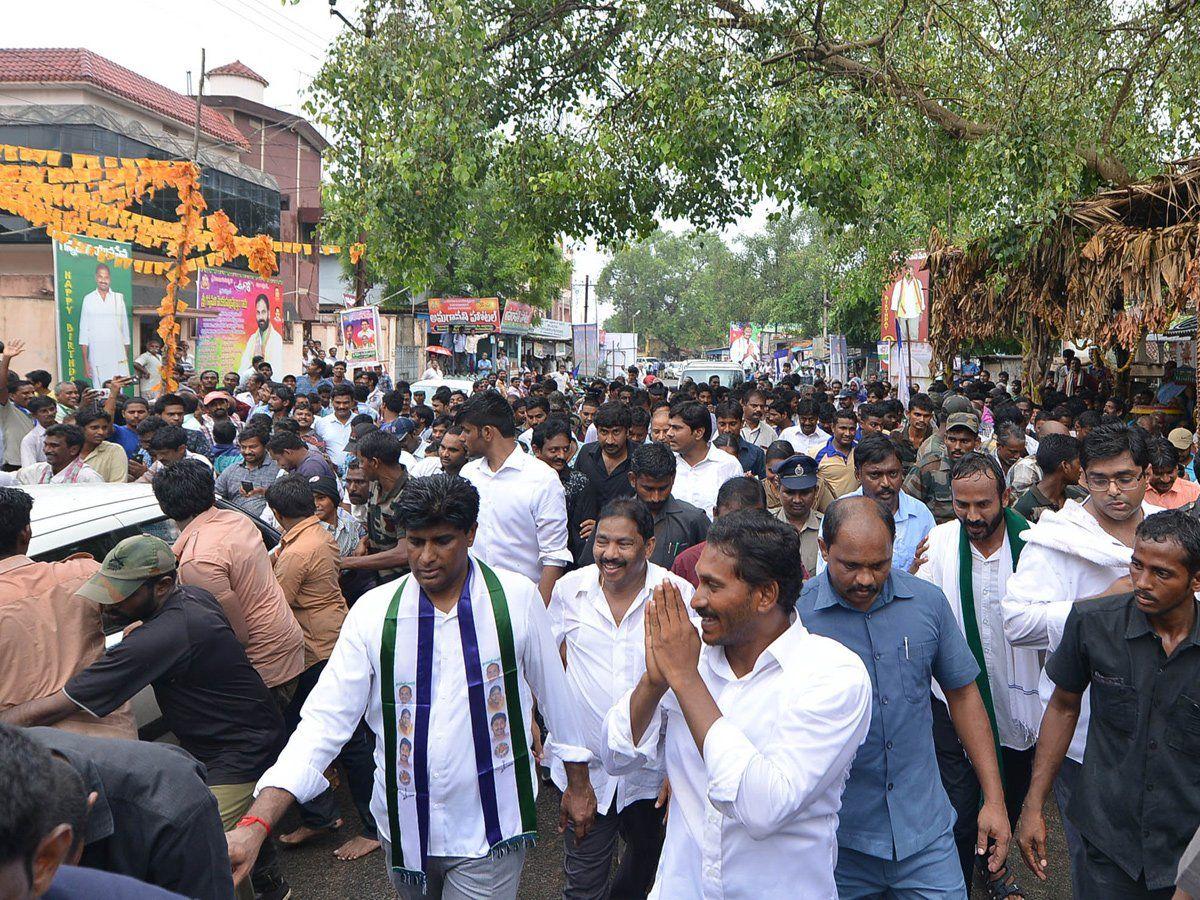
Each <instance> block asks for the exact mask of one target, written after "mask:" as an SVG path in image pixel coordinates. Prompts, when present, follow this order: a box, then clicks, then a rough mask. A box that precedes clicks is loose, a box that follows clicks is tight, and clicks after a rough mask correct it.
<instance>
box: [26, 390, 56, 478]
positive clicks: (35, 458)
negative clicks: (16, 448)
mask: <svg viewBox="0 0 1200 900" xmlns="http://www.w3.org/2000/svg"><path fill="white" fill-rule="evenodd" d="M28 408H29V414H30V415H31V416H33V430H32V431H30V432H29V434H27V435H25V437H23V438H21V466H22V467H24V466H32V465H33V464H34V463H39V462H45V461H46V454H45V453H44V452H43V451H42V441H43V440H45V438H46V429H47V428H49V427H50V426H51V425H53V424H54V419H55V416H56V414H57V413H58V404H57V403H55V402H54V398H53V397H34V398H33V399H32V400H30V401H29V407H28Z"/></svg>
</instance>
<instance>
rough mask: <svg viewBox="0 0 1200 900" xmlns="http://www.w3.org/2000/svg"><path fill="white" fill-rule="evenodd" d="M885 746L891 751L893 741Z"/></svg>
mask: <svg viewBox="0 0 1200 900" xmlns="http://www.w3.org/2000/svg"><path fill="white" fill-rule="evenodd" d="M884 746H885V747H887V749H889V750H891V749H892V742H891V741H888V742H887V743H886V744H885V745H884Z"/></svg>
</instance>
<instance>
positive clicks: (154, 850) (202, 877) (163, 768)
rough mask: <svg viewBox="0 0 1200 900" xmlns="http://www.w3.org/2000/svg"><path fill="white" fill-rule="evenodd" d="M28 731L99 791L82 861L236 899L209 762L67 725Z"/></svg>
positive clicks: (181, 889)
mask: <svg viewBox="0 0 1200 900" xmlns="http://www.w3.org/2000/svg"><path fill="white" fill-rule="evenodd" d="M24 732H25V734H26V735H28V736H29V737H30V738H32V739H33V740H35V741H37V742H38V743H39V744H41V745H42V746H44V747H46V748H47V749H48V750H49V751H50V752H51V753H53V754H54V755H55V756H58V757H61V758H62V759H64V760H66V762H67V763H69V764H70V766H71V768H73V769H74V770H75V771H76V772H78V773H79V776H80V778H82V779H83V783H84V787H85V789H86V790H87V793H89V794H91V793H93V792H94V793H95V794H96V795H97V796H96V802H95V804H93V806H92V808H91V811H90V812H89V813H88V819H87V830H86V833H85V834H84V836H83V840H84V848H83V858H82V859H81V860H80V865H83V866H88V867H90V868H95V869H103V870H104V871H106V872H116V873H117V874H120V875H128V876H130V877H131V878H136V879H138V880H139V881H144V882H146V883H147V884H153V885H156V886H158V887H161V888H164V889H166V890H169V891H175V892H177V893H182V894H184V895H185V896H187V897H198V898H200V900H232V898H233V896H234V893H233V877H232V875H231V873H230V866H229V855H228V852H227V850H226V842H225V833H224V829H223V828H222V827H221V817H220V815H219V814H218V813H217V801H216V799H215V798H214V797H213V795H212V793H211V792H210V791H209V790H208V787H207V786H206V785H205V780H204V779H205V771H204V766H202V765H201V764H200V763H198V762H197V761H196V760H195V759H194V758H193V757H192V756H191V755H189V754H188V753H187V751H185V750H182V749H181V748H179V747H175V746H173V745H170V744H160V743H148V742H145V741H119V740H109V739H106V738H95V737H88V736H85V735H81V734H73V733H71V732H68V731H63V730H62V729H60V728H28V729H24Z"/></svg>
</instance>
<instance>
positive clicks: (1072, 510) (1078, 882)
mask: <svg viewBox="0 0 1200 900" xmlns="http://www.w3.org/2000/svg"><path fill="white" fill-rule="evenodd" d="M1079 459H1080V463H1081V464H1082V465H1083V473H1084V481H1085V483H1086V485H1087V490H1088V497H1087V499H1086V500H1084V501H1083V502H1082V503H1079V502H1076V501H1075V500H1067V501H1066V503H1065V504H1064V506H1063V508H1062V509H1061V510H1058V511H1055V510H1049V509H1048V510H1046V511H1044V512H1043V513H1042V515H1041V518H1040V519H1038V522H1037V524H1036V525H1034V526H1033V527H1032V528H1030V529H1029V530H1028V531H1026V532H1025V533H1024V535H1023V537H1024V539H1025V549H1024V550H1023V551H1022V552H1021V559H1020V562H1019V563H1018V565H1017V569H1016V571H1015V572H1014V573H1013V574H1012V576H1011V577H1010V578H1009V579H1008V584H1007V588H1006V594H1005V597H1004V600H1003V602H1002V604H1001V606H1002V609H1003V611H1004V634H1005V636H1006V637H1007V638H1008V640H1009V641H1010V642H1011V643H1012V645H1013V646H1014V647H1023V648H1026V649H1030V650H1040V651H1054V650H1055V649H1057V647H1058V644H1059V642H1060V641H1061V640H1062V637H1063V627H1064V625H1065V624H1066V621H1067V614H1068V613H1069V612H1070V611H1071V609H1072V607H1073V606H1074V605H1075V603H1076V602H1077V601H1079V600H1084V599H1088V600H1090V599H1093V598H1096V597H1104V596H1108V595H1111V594H1119V593H1123V592H1126V591H1131V590H1133V588H1132V586H1131V582H1130V580H1129V560H1130V558H1131V557H1132V555H1133V541H1134V534H1135V533H1136V531H1137V529H1138V526H1139V525H1140V524H1141V522H1142V520H1143V519H1144V518H1145V517H1146V516H1147V515H1149V514H1151V513H1154V512H1158V511H1159V509H1158V508H1157V507H1154V506H1151V505H1149V504H1147V503H1145V502H1144V497H1145V494H1146V484H1147V481H1146V474H1147V467H1148V466H1149V464H1150V454H1149V450H1148V448H1147V445H1146V435H1145V432H1143V431H1142V430H1140V429H1138V428H1134V427H1131V426H1129V425H1124V424H1114V425H1102V426H1100V427H1099V428H1096V429H1095V430H1093V431H1092V432H1091V433H1090V434H1089V435H1088V436H1087V438H1086V439H1085V440H1084V442H1083V445H1082V448H1081V450H1080V457H1079ZM1038 692H1039V693H1040V694H1041V698H1042V704H1043V706H1045V705H1046V704H1047V703H1048V702H1049V700H1050V697H1051V695H1052V694H1053V692H1054V684H1053V682H1051V681H1050V679H1049V678H1048V677H1047V676H1046V673H1045V672H1044V671H1043V672H1042V675H1041V680H1040V682H1039V685H1038ZM1023 718H1029V717H1028V716H1025V717H1023ZM1089 718H1090V707H1089V698H1088V697H1087V696H1084V697H1083V701H1082V707H1081V709H1080V712H1079V723H1078V725H1077V726H1076V728H1075V735H1074V737H1073V738H1072V740H1071V745H1070V748H1069V749H1068V751H1067V758H1066V759H1064V760H1063V763H1062V768H1061V770H1060V771H1059V774H1058V778H1057V779H1056V780H1055V784H1054V794H1055V797H1056V798H1057V800H1058V805H1059V810H1060V811H1061V812H1062V813H1063V828H1064V831H1065V832H1066V837H1067V846H1068V849H1069V851H1070V856H1071V883H1072V885H1073V888H1074V893H1075V897H1076V898H1077V900H1084V898H1089V897H1098V896H1103V894H1102V893H1098V892H1096V891H1095V890H1090V889H1089V887H1090V885H1089V882H1088V880H1087V862H1086V858H1085V855H1084V845H1083V842H1082V840H1081V838H1080V835H1079V831H1078V829H1077V828H1076V827H1075V825H1074V824H1073V823H1072V822H1071V820H1070V819H1069V818H1068V817H1067V814H1066V810H1067V805H1068V803H1069V800H1070V797H1071V794H1072V792H1073V791H1075V790H1077V788H1078V785H1079V783H1080V773H1081V771H1082V769H1083V749H1084V745H1085V743H1086V742H1087V731H1088V720H1089ZM1039 724H1040V723H1039V722H1036V721H1021V722H1020V726H1021V727H1023V728H1025V729H1028V730H1029V731H1031V732H1032V733H1035V734H1036V733H1037V730H1038V726H1039Z"/></svg>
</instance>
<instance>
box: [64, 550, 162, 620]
mask: <svg viewBox="0 0 1200 900" xmlns="http://www.w3.org/2000/svg"><path fill="white" fill-rule="evenodd" d="M174 571H175V554H174V553H173V552H172V550H171V545H170V544H168V543H167V542H166V541H163V540H159V539H158V538H156V537H151V536H150V535H148V534H138V535H134V536H133V537H127V538H125V540H123V541H121V543H119V544H117V546H115V547H113V548H112V550H110V551H109V553H108V556H106V557H104V563H103V565H101V566H100V571H99V572H97V573H96V574H95V575H93V576H92V577H91V578H89V579H88V580H87V581H85V582H84V583H83V584H82V585H81V586H80V588H79V590H78V591H76V592H75V594H76V596H79V597H83V598H84V599H85V600H91V601H92V602H93V603H99V604H101V605H102V606H111V605H112V604H114V603H120V602H121V601H122V600H125V599H126V598H128V597H129V595H130V594H132V593H133V592H134V591H136V590H137V589H138V588H139V587H141V586H142V583H143V582H145V581H146V579H148V578H154V577H155V576H157V575H166V574H168V573H170V572H174Z"/></svg>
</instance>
